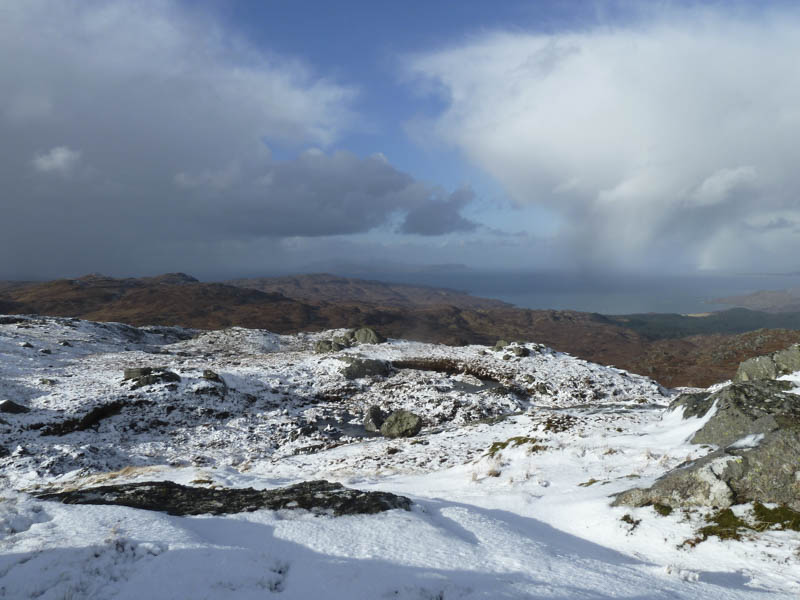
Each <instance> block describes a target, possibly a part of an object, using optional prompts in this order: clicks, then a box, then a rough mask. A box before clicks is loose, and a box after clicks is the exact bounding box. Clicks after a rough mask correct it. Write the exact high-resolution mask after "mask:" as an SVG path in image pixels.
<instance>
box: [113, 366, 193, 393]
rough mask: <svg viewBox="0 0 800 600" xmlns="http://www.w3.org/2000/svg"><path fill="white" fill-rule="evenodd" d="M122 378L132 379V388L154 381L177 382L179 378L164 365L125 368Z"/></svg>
mask: <svg viewBox="0 0 800 600" xmlns="http://www.w3.org/2000/svg"><path fill="white" fill-rule="evenodd" d="M122 379H123V380H124V381H133V386H132V387H131V389H132V390H135V389H137V388H140V387H144V386H146V385H154V384H156V383H177V382H179V381H180V380H181V378H180V376H179V375H178V374H177V373H173V372H172V371H167V370H166V368H164V367H135V368H130V369H125V371H124V372H123V377H122Z"/></svg>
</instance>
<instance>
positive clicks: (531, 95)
mask: <svg viewBox="0 0 800 600" xmlns="http://www.w3.org/2000/svg"><path fill="white" fill-rule="evenodd" d="M799 52H800V12H798V11H797V10H795V9H793V8H788V7H784V8H779V9H772V10H769V9H764V10H760V11H758V9H752V10H750V11H749V12H748V11H744V9H742V11H738V12H737V11H736V10H731V11H729V13H727V14H724V13H723V12H722V11H721V10H715V9H666V10H654V11H652V12H650V13H649V14H643V15H639V16H638V17H637V18H635V19H632V21H631V23H630V24H628V25H626V26H624V27H612V26H602V27H596V28H592V29H587V30H582V31H570V32H564V33H554V34H536V33H524V32H518V31H517V32H513V33H508V32H494V33H488V34H484V35H482V36H479V37H477V38H472V39H470V40H469V41H467V42H466V43H463V44H461V45H456V46H453V47H449V48H445V49H442V50H438V51H434V52H429V53H424V54H419V55H416V56H413V57H410V58H409V59H408V61H407V69H408V72H409V73H410V74H411V75H412V77H415V78H416V81H420V82H421V84H420V85H421V87H424V88H425V89H433V90H438V93H439V94H440V98H439V99H440V100H441V102H442V103H443V105H444V108H443V109H442V110H441V111H440V112H439V113H438V114H436V115H435V116H434V117H433V118H432V119H431V121H430V122H429V123H428V128H429V130H430V131H432V132H433V133H434V135H435V136H436V137H437V138H438V139H439V140H442V141H444V142H446V143H447V144H450V145H452V146H453V147H455V148H457V149H458V150H459V151H460V152H461V153H462V154H463V156H465V157H466V159H467V160H469V161H470V162H471V163H473V164H475V165H477V166H479V167H480V168H481V169H483V170H484V171H485V172H487V173H489V174H490V175H491V176H492V177H493V178H494V179H495V180H497V181H498V182H499V183H500V184H501V185H502V186H503V187H504V188H505V189H506V190H507V191H508V193H509V194H510V195H511V197H512V198H513V199H514V200H515V201H516V202H517V203H519V204H529V203H536V204H539V205H541V206H542V207H544V208H546V209H548V210H551V211H553V212H554V213H556V214H557V215H558V216H559V217H560V222H561V229H560V232H559V234H558V235H559V240H560V243H561V245H562V248H563V252H564V253H570V254H571V255H572V256H573V257H574V259H575V260H576V261H577V262H579V263H583V264H585V265H589V266H597V267H603V268H607V267H620V268H633V269H651V268H659V269H664V268H684V269H685V268H700V267H713V268H736V269H738V268H744V267H747V268H758V266H759V263H763V262H765V261H769V262H771V263H773V266H776V265H775V264H774V263H781V266H785V267H796V262H795V259H794V258H793V257H795V256H797V254H798V251H800V239H795V238H794V237H791V236H790V235H788V234H787V235H786V236H784V237H782V238H781V242H782V243H783V244H786V246H784V247H783V249H782V250H779V249H778V248H777V246H776V244H775V243H774V241H773V239H774V238H773V239H768V236H771V235H773V236H774V235H775V232H774V229H769V230H764V229H762V230H757V229H754V228H752V227H748V226H747V224H746V223H747V221H748V219H750V218H752V217H753V216H755V215H758V214H759V213H761V212H762V211H769V212H770V213H771V214H773V217H774V218H777V219H779V218H781V217H782V216H784V217H786V218H787V219H789V216H788V215H790V214H791V213H792V212H793V211H794V210H795V209H796V208H797V207H798V205H799V204H800V196H798V190H800V172H798V170H797V169H796V164H797V161H798V158H799V157H798V150H797V145H796V140H797V139H798V137H799V136H800V109H799V108H798V107H800V66H798V63H797V61H796V60H795V58H794V57H795V56H797V55H798V53H799ZM776 222H780V221H776ZM741 248H747V249H748V250H747V251H746V252H742V251H741Z"/></svg>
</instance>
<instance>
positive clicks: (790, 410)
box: [684, 381, 800, 447]
mask: <svg viewBox="0 0 800 600" xmlns="http://www.w3.org/2000/svg"><path fill="white" fill-rule="evenodd" d="M792 387H794V386H793V384H792V383H790V382H788V381H752V382H747V383H734V384H731V385H729V386H728V387H725V388H723V389H721V390H719V391H718V392H716V393H714V394H710V395H709V396H708V398H706V400H705V401H704V403H705V404H707V405H708V407H709V408H711V406H713V405H714V404H716V405H717V408H716V412H715V413H714V416H713V417H711V418H710V419H709V420H708V422H707V423H706V424H705V425H703V426H702V427H701V428H700V429H698V430H697V432H695V434H694V435H693V436H692V438H691V442H692V443H693V444H712V445H714V446H719V447H724V446H727V445H728V444H732V443H733V442H735V441H736V440H739V439H741V438H743V437H745V436H747V435H751V434H759V433H764V434H766V433H769V432H771V431H774V430H776V429H779V428H781V427H783V426H791V425H794V426H797V425H800V396H798V395H797V394H792V393H789V392H788V391H787V390H789V389H791V388H792ZM705 414H706V412H705V411H704V412H702V413H700V414H698V416H704V415H705ZM684 416H686V414H685V413H684Z"/></svg>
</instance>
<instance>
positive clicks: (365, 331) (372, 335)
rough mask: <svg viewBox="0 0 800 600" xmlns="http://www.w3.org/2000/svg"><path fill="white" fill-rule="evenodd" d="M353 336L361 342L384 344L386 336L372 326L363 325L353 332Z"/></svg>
mask: <svg viewBox="0 0 800 600" xmlns="http://www.w3.org/2000/svg"><path fill="white" fill-rule="evenodd" d="M353 337H354V338H355V340H356V342H358V343H359V344H382V343H383V342H385V341H386V338H385V337H383V336H382V335H381V334H379V333H378V332H377V331H375V330H374V329H372V328H370V327H362V328H361V329H356V330H355V332H353Z"/></svg>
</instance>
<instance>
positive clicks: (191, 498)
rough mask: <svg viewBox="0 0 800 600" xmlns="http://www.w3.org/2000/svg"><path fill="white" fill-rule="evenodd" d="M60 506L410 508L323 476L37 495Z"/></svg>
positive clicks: (183, 510) (178, 510)
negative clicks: (269, 484)
mask: <svg viewBox="0 0 800 600" xmlns="http://www.w3.org/2000/svg"><path fill="white" fill-rule="evenodd" d="M37 497H38V498H40V499H42V500H55V501H58V502H62V503H64V504H113V505H119V506H130V507H132V508H140V509H144V510H154V511H159V512H165V513H168V514H170V515H179V516H180V515H203V514H213V515H222V514H232V513H240V512H251V511H254V510H259V509H268V510H282V509H283V510H286V509H291V510H296V509H304V510H308V511H311V512H314V513H318V514H331V515H334V516H340V515H361V514H376V513H380V512H384V511H387V510H392V509H394V508H401V509H403V510H410V508H411V500H409V499H408V498H406V497H405V496H397V495H395V494H390V493H388V492H362V491H360V490H354V489H350V488H346V487H344V486H343V485H342V484H340V483H331V482H329V481H325V480H318V481H307V482H304V483H298V484H296V485H291V486H288V487H284V488H278V489H275V490H254V489H252V488H244V489H209V488H199V487H189V486H185V485H180V484H177V483H173V482H171V481H157V482H144V483H128V484H120V485H105V486H100V487H94V488H87V489H82V490H77V491H72V492H59V493H51V494H41V495H39V496H37Z"/></svg>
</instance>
